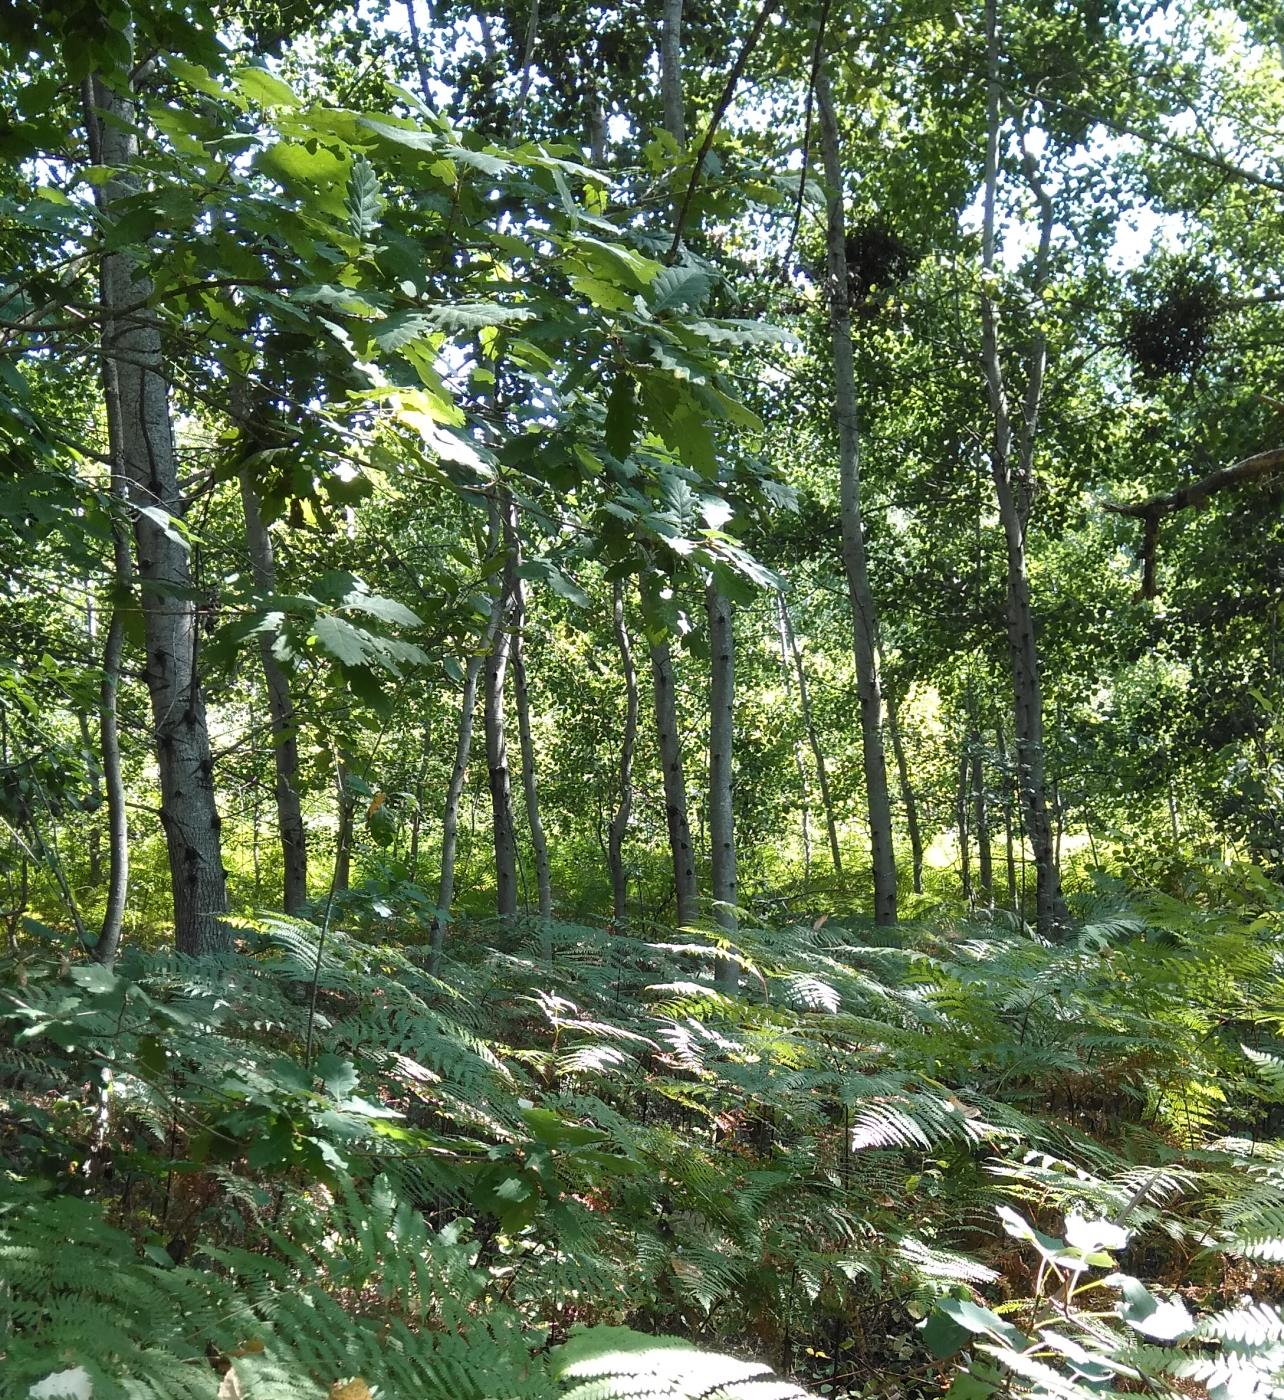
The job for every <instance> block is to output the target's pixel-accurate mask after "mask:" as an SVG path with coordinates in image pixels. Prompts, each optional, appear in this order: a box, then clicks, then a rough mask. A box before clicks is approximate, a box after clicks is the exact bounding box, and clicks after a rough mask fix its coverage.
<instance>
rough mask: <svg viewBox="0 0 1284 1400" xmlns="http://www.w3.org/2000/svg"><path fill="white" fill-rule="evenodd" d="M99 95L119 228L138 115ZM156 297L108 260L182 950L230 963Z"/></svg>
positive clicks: (94, 137) (95, 85) (103, 151)
mask: <svg viewBox="0 0 1284 1400" xmlns="http://www.w3.org/2000/svg"><path fill="white" fill-rule="evenodd" d="M121 81H124V80H121ZM90 88H91V93H92V103H91V110H90V112H89V113H88V125H89V131H90V153H91V157H92V159H93V160H94V162H95V163H96V164H100V165H104V166H106V167H108V168H109V169H111V170H112V171H113V172H114V173H113V174H112V176H111V178H110V179H109V180H108V181H107V182H106V184H105V185H103V186H101V187H100V199H101V208H102V210H103V212H104V214H105V215H107V216H108V217H109V218H110V216H111V214H112V211H113V209H114V207H115V206H116V205H117V204H119V203H121V202H122V201H125V200H128V199H130V198H132V197H133V196H134V195H135V194H137V192H138V188H139V185H138V180H137V178H136V177H135V176H134V175H132V174H130V173H129V172H128V167H129V165H130V164H131V163H132V162H133V161H134V159H135V158H136V156H137V145H136V141H135V137H134V126H135V122H136V120H137V118H138V112H137V110H136V107H135V102H134V98H133V94H132V92H130V91H129V90H128V89H126V90H125V91H123V92H121V93H117V92H115V91H113V90H112V89H111V88H109V87H108V86H107V85H106V83H104V82H103V81H102V80H101V79H98V78H95V79H93V80H92V82H91V84H90ZM95 107H96V108H97V112H99V113H101V114H102V118H101V120H100V119H99V117H98V115H97V113H96V112H95V111H94V110H93V108H95ZM151 292H152V285H151V281H150V279H149V278H148V277H147V276H146V274H144V273H142V272H141V271H140V270H139V269H138V267H137V266H136V265H135V262H134V259H133V258H132V256H131V255H130V254H129V253H128V252H124V251H117V252H110V253H105V254H104V255H103V260H102V304H103V312H104V323H103V357H104V360H105V361H106V364H107V373H108V374H109V375H110V376H111V377H112V382H113V383H114V384H115V386H116V392H117V396H118V400H119V413H117V414H110V415H109V417H108V432H109V434H114V436H115V441H112V442H111V452H112V457H113V459H114V460H116V461H119V462H120V463H121V466H122V469H123V473H122V474H123V475H124V476H125V477H126V478H127V480H128V482H129V487H130V504H131V505H133V506H134V507H135V508H136V510H137V511H138V514H137V516H136V518H135V521H134V538H135V544H136V548H137V551H138V575H139V578H140V580H141V583H142V609H143V629H144V635H145V638H146V643H147V660H146V665H145V667H144V676H145V678H146V681H147V689H148V692H149V694H150V697H151V705H152V716H153V723H154V728H155V739H156V759H157V767H158V769H159V772H160V786H161V821H162V824H163V827H164V830H165V840H166V845H167V848H168V853H169V868H170V883H171V887H172V891H173V899H174V938H175V945H176V947H177V948H178V951H179V952H181V953H190V954H206V953H223V952H228V951H230V950H231V947H232V932H231V929H230V928H229V927H228V925H227V924H226V922H225V921H224V920H223V918H222V915H224V914H225V913H226V912H227V880H226V872H225V871H224V869H223V858H222V843H221V833H220V827H221V821H220V818H219V814H218V807H217V804H216V803H215V800H214V781H213V760H212V757H211V753H210V741H209V730H208V727H207V725H206V718H205V702H204V699H203V697H202V695H201V686H200V668H199V658H198V644H199V639H200V621H199V618H198V616H197V610H196V606H195V604H194V603H193V601H192V577H191V571H190V568H189V565H188V554H187V546H186V544H185V542H184V541H183V539H182V537H181V536H180V535H179V534H178V532H177V530H176V528H175V525H174V524H173V523H172V522H173V521H177V520H180V519H181V518H182V515H183V511H184V502H183V498H182V493H181V492H180V490H179V483H178V464H177V460H176V456H175V451H174V434H173V424H172V422H171V418H170V404H169V384H168V381H167V379H166V377H165V364H164V356H163V349H162V344H161V328H160V322H159V320H158V318H157V316H156V314H155V313H154V312H153V311H152V310H151V309H150V308H149V307H147V306H146V304H145V303H146V302H147V300H148V298H149V297H150V296H151ZM144 512H146V513H144Z"/></svg>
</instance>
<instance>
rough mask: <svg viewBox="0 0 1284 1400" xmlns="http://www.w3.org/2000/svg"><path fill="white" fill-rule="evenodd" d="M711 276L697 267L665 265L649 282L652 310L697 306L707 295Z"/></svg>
mask: <svg viewBox="0 0 1284 1400" xmlns="http://www.w3.org/2000/svg"><path fill="white" fill-rule="evenodd" d="M712 280H713V279H712V278H711V277H710V276H709V274H708V273H707V272H704V271H703V270H702V269H700V268H698V267H666V268H665V269H664V270H663V271H662V272H660V273H659V274H657V276H656V279H655V281H654V282H652V284H651V291H652V293H653V297H652V300H651V309H652V310H653V311H668V310H672V309H673V308H675V307H690V308H694V307H697V306H699V305H700V304H701V303H702V302H703V301H704V299H705V297H707V296H708V295H709V288H710V286H711V285H712Z"/></svg>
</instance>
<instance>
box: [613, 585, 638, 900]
mask: <svg viewBox="0 0 1284 1400" xmlns="http://www.w3.org/2000/svg"><path fill="white" fill-rule="evenodd" d="M612 621H613V624H614V628H615V645H616V647H617V648H618V649H619V653H620V671H621V673H622V674H623V676H624V728H623V729H622V731H621V733H620V783H619V800H618V803H617V805H616V808H615V813H614V815H613V816H612V818H611V822H610V826H609V827H608V829H607V864H608V865H609V866H610V868H611V909H612V913H613V915H614V917H615V919H616V921H617V922H618V921H619V920H621V919H623V918H624V917H625V915H626V914H627V913H628V895H629V877H628V871H627V869H626V867H625V864H624V838H625V836H626V835H627V834H628V829H629V818H630V816H631V815H632V813H633V755H634V751H635V749H636V747H637V735H638V670H637V666H636V664H635V663H634V660H633V646H632V644H631V642H630V641H629V631H628V626H627V624H626V622H625V617H624V585H623V584H622V583H621V582H620V581H619V580H618V579H617V580H616V581H615V583H614V584H613V585H612Z"/></svg>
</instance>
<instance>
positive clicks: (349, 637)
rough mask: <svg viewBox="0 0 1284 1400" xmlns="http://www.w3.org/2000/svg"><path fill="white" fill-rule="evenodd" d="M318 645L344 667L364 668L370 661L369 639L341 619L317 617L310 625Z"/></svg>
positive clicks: (358, 629) (366, 635)
mask: <svg viewBox="0 0 1284 1400" xmlns="http://www.w3.org/2000/svg"><path fill="white" fill-rule="evenodd" d="M312 635H313V636H314V637H315V638H316V640H317V643H318V645H319V646H320V647H321V648H322V649H323V650H324V651H326V652H328V653H329V654H330V655H331V656H332V657H334V659H335V660H336V661H339V662H342V663H343V665H345V666H365V665H367V664H368V663H369V660H370V651H369V642H370V637H369V635H368V634H367V633H365V632H363V631H361V630H360V628H357V627H353V626H352V624H351V623H348V622H344V620H343V619H342V618H341V617H333V616H327V617H319V618H317V620H316V621H315V622H314V623H313V624H312Z"/></svg>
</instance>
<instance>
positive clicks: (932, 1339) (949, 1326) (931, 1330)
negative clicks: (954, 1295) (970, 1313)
mask: <svg viewBox="0 0 1284 1400" xmlns="http://www.w3.org/2000/svg"><path fill="white" fill-rule="evenodd" d="M922 1332H923V1345H924V1346H925V1347H926V1348H927V1349H928V1351H930V1352H931V1353H932V1355H933V1356H934V1357H936V1359H937V1360H938V1361H943V1360H944V1359H945V1358H946V1357H947V1356H953V1355H954V1353H955V1352H956V1351H961V1350H962V1349H963V1347H964V1346H965V1345H966V1343H967V1339H968V1338H969V1337H970V1336H971V1335H972V1333H971V1331H970V1330H969V1329H968V1328H966V1327H964V1326H963V1325H962V1324H961V1323H958V1322H956V1321H955V1320H954V1319H953V1318H952V1317H950V1316H949V1315H948V1314H947V1313H943V1312H941V1311H940V1309H939V1308H938V1309H936V1310H935V1311H934V1312H933V1313H932V1314H931V1316H930V1317H929V1318H928V1319H927V1321H926V1322H924V1323H923V1327H922Z"/></svg>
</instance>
